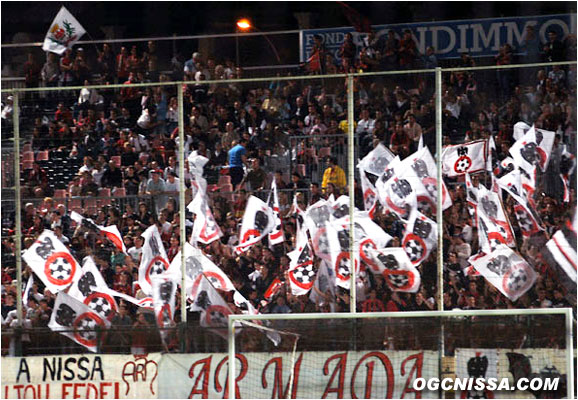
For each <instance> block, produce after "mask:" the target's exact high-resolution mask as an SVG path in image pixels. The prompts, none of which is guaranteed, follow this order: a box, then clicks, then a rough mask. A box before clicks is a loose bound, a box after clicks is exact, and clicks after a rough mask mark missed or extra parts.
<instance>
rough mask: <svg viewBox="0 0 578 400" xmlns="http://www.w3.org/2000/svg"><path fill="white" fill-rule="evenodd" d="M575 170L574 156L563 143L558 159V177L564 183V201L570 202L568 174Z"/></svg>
mask: <svg viewBox="0 0 578 400" xmlns="http://www.w3.org/2000/svg"><path fill="white" fill-rule="evenodd" d="M575 170H576V157H574V154H572V153H570V152H569V151H568V146H567V145H564V147H563V149H562V154H561V159H560V179H561V180H562V184H563V185H564V195H563V197H562V200H563V201H564V203H569V202H570V176H571V175H572V174H574V171H575Z"/></svg>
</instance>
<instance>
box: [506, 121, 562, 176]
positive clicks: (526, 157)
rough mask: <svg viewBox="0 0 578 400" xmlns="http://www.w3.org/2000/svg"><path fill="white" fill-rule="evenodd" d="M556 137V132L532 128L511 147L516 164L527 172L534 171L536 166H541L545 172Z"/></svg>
mask: <svg viewBox="0 0 578 400" xmlns="http://www.w3.org/2000/svg"><path fill="white" fill-rule="evenodd" d="M555 137H556V133H555V132H550V131H544V130H542V129H535V128H534V127H532V128H530V130H528V132H526V134H525V135H524V136H522V137H521V138H520V139H518V140H516V143H514V144H513V145H512V147H510V154H511V155H512V158H513V159H514V162H515V164H516V165H518V166H519V167H520V168H522V169H523V170H524V171H526V172H527V173H532V171H533V169H534V167H540V169H541V170H542V172H544V171H545V170H546V167H547V166H548V161H549V160H550V153H551V152H552V146H553V145H554V138H555Z"/></svg>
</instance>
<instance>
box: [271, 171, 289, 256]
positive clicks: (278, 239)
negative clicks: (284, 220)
mask: <svg viewBox="0 0 578 400" xmlns="http://www.w3.org/2000/svg"><path fill="white" fill-rule="evenodd" d="M267 203H269V207H270V208H272V209H273V218H274V219H275V226H274V228H273V230H272V231H271V233H269V246H274V245H276V244H279V243H283V241H284V240H285V238H284V237H283V226H282V224H281V216H280V215H279V194H278V193H277V182H276V181H275V179H273V181H272V182H271V195H270V198H269V201H268V202H267Z"/></svg>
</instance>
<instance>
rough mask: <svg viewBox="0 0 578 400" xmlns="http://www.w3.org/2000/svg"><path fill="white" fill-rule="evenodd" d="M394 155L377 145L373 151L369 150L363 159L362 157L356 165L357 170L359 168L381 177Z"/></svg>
mask: <svg viewBox="0 0 578 400" xmlns="http://www.w3.org/2000/svg"><path fill="white" fill-rule="evenodd" d="M394 158H395V155H394V154H393V153H392V152H391V150H389V149H388V148H387V147H385V146H384V145H383V144H381V143H379V144H378V145H377V146H376V147H375V148H374V149H373V150H371V151H370V152H369V153H368V154H367V155H366V156H365V157H363V158H362V159H361V160H360V161H359V163H358V164H357V168H361V169H363V170H364V171H366V172H369V173H370V174H373V175H375V176H381V175H382V174H383V173H384V172H385V170H386V168H387V166H388V164H389V163H390V162H392V161H393V160H394Z"/></svg>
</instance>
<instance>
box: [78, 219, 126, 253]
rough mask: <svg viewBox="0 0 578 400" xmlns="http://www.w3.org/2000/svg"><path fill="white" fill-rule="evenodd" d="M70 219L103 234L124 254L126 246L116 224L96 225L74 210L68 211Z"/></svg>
mask: <svg viewBox="0 0 578 400" xmlns="http://www.w3.org/2000/svg"><path fill="white" fill-rule="evenodd" d="M70 219H72V220H73V221H74V222H76V224H77V225H81V226H83V227H84V228H86V229H88V230H89V231H92V232H94V233H95V234H97V235H98V234H102V235H104V236H105V237H106V238H107V239H108V240H110V241H111V242H112V244H114V246H115V247H116V248H117V249H119V250H120V251H122V252H123V253H125V254H126V247H125V245H124V241H123V240H122V236H121V234H120V231H119V230H118V228H117V227H116V225H110V226H106V227H105V226H101V225H96V224H95V223H94V221H93V220H92V219H90V218H85V217H83V216H82V215H80V214H79V213H77V212H76V211H72V212H71V213H70Z"/></svg>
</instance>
